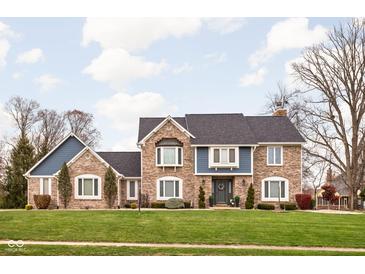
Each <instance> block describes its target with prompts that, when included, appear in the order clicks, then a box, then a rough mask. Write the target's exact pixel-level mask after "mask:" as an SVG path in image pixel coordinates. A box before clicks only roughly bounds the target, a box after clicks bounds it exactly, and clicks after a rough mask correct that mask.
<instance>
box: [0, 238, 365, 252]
mask: <svg viewBox="0 0 365 274" xmlns="http://www.w3.org/2000/svg"><path fill="white" fill-rule="evenodd" d="M8 242H9V241H8V240H0V244H6V245H7V244H8ZM22 243H23V244H24V245H67V246H110V247H123V246H124V247H170V248H209V249H211V248H214V249H261V250H302V251H339V252H365V248H347V247H314V246H270V245H209V244H162V243H161V244H160V243H113V242H56V241H22Z"/></svg>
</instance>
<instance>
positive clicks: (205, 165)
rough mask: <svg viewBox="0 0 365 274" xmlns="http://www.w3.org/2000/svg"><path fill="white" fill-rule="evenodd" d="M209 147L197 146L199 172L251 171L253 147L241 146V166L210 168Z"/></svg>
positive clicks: (197, 168)
mask: <svg viewBox="0 0 365 274" xmlns="http://www.w3.org/2000/svg"><path fill="white" fill-rule="evenodd" d="M208 153H209V149H208V147H197V149H196V154H197V155H196V157H197V159H196V164H197V167H196V172H197V173H198V174H199V173H211V174H215V173H227V174H230V173H251V165H252V161H251V148H250V147H240V148H239V161H240V163H239V168H233V169H232V170H231V169H230V168H217V170H216V169H215V168H209V155H208Z"/></svg>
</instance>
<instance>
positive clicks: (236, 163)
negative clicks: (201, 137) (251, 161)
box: [209, 146, 240, 168]
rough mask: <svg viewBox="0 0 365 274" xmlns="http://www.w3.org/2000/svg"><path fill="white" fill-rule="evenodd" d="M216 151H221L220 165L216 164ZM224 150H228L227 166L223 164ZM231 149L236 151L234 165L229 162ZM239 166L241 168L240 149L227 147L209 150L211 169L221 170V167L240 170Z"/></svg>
mask: <svg viewBox="0 0 365 274" xmlns="http://www.w3.org/2000/svg"><path fill="white" fill-rule="evenodd" d="M215 149H219V161H220V163H215V162H214V150H215ZM223 149H226V150H227V160H228V163H227V164H223V163H221V159H222V150H223ZM230 149H234V151H235V162H234V163H230V162H229V150H230ZM239 166H240V155H239V147H229V146H227V147H210V148H209V168H219V167H223V168H224V167H225V168H239Z"/></svg>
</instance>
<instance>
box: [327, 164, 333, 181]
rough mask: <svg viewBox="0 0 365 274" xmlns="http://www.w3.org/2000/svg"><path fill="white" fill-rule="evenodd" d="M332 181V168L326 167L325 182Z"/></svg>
mask: <svg viewBox="0 0 365 274" xmlns="http://www.w3.org/2000/svg"><path fill="white" fill-rule="evenodd" d="M332 181H333V174H332V168H331V167H330V168H328V169H327V176H326V183H327V184H332Z"/></svg>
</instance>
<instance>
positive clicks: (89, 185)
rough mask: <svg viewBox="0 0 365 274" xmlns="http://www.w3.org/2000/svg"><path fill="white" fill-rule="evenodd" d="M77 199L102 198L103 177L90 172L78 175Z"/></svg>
mask: <svg viewBox="0 0 365 274" xmlns="http://www.w3.org/2000/svg"><path fill="white" fill-rule="evenodd" d="M75 199H93V200H95V199H101V178H100V177H99V176H96V175H89V174H87V175H80V176H78V177H76V178H75Z"/></svg>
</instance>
